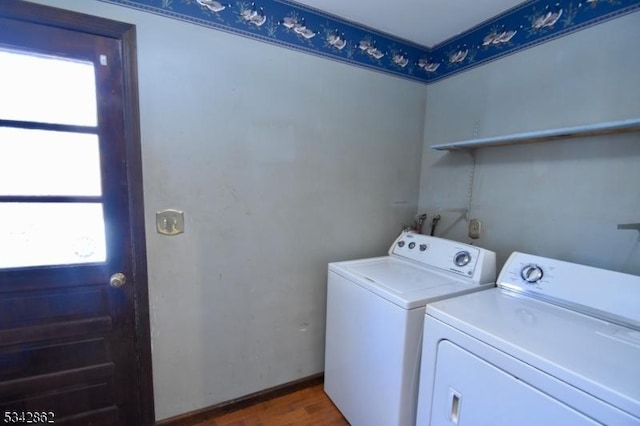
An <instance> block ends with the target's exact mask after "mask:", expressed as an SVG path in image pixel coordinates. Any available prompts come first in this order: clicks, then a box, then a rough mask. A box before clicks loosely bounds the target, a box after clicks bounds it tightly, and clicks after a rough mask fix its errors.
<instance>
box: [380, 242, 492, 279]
mask: <svg viewBox="0 0 640 426" xmlns="http://www.w3.org/2000/svg"><path fill="white" fill-rule="evenodd" d="M389 254H390V255H395V256H399V257H402V258H406V259H410V260H412V261H414V262H419V263H421V264H423V265H426V266H430V267H434V268H438V269H441V270H443V271H446V272H450V273H453V274H455V275H457V276H463V277H465V278H469V279H472V280H474V281H478V282H487V277H489V278H488V281H490V282H493V280H494V277H495V254H494V253H493V252H490V251H488V250H484V249H482V248H480V247H475V246H470V245H467V244H463V243H459V242H457V241H451V240H446V239H443V238H437V237H432V236H429V235H422V234H416V233H412V232H407V233H403V234H402V235H400V237H398V239H397V240H396V241H395V242H394V244H393V245H392V246H391V249H390V250H389ZM491 275H493V276H491Z"/></svg>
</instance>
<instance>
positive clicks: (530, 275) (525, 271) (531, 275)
mask: <svg viewBox="0 0 640 426" xmlns="http://www.w3.org/2000/svg"><path fill="white" fill-rule="evenodd" d="M542 275H543V273H542V268H540V267H539V266H538V265H533V264H531V265H527V266H525V267H524V268H522V271H520V276H521V277H522V279H523V280H525V281H526V282H527V283H530V284H533V283H536V282H538V281H540V280H541V279H542Z"/></svg>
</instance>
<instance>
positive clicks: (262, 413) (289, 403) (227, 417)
mask: <svg viewBox="0 0 640 426" xmlns="http://www.w3.org/2000/svg"><path fill="white" fill-rule="evenodd" d="M196 426H349V423H348V422H347V421H346V419H345V418H344V417H343V416H342V414H340V411H338V409H337V408H336V406H335V405H333V403H332V402H331V400H330V399H329V397H328V396H327V395H326V394H325V393H324V391H323V385H322V384H318V385H315V386H312V387H308V388H305V389H301V390H299V391H296V392H293V393H290V394H288V395H284V396H280V397H278V398H274V399H271V400H268V401H265V402H261V403H258V404H255V405H252V406H250V407H247V408H243V409H240V410H238V411H233V412H231V413H227V414H224V415H222V416H219V417H216V418H214V419H209V420H207V421H205V422H201V423H198V424H197V425H196Z"/></svg>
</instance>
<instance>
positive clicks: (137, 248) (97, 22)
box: [0, 0, 155, 425]
mask: <svg viewBox="0 0 640 426" xmlns="http://www.w3.org/2000/svg"><path fill="white" fill-rule="evenodd" d="M0 17H3V18H10V19H14V20H18V21H24V22H32V23H36V24H40V25H47V26H51V27H56V28H63V29H66V30H72V31H78V32H83V33H87V34H94V35H98V36H102V37H109V38H113V39H116V40H118V41H119V42H120V44H121V48H122V63H123V72H124V76H123V77H124V88H123V90H124V94H123V99H124V124H125V139H126V157H127V158H126V170H127V180H128V186H129V216H130V224H131V230H130V232H131V241H132V257H133V259H132V262H133V263H132V268H133V270H132V274H133V280H132V281H133V283H134V304H135V315H136V318H135V333H136V335H135V345H136V364H137V375H138V377H137V382H138V387H139V393H138V404H137V405H138V409H139V410H140V413H139V414H140V417H139V418H140V419H142V422H143V423H142V424H143V425H153V424H154V421H155V414H154V400H153V375H152V369H151V333H150V324H149V291H148V278H147V257H146V241H145V233H144V229H145V227H144V203H143V188H142V155H141V140H140V111H139V106H138V75H137V62H136V28H135V26H134V25H132V24H127V23H122V22H117V21H113V20H110V19H105V18H100V17H96V16H91V15H85V14H81V13H77V12H71V11H68V10H64V9H57V8H53V7H49V6H43V5H37V4H33V3H28V2H25V1H20V0H2V7H0Z"/></svg>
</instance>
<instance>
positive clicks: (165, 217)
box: [156, 209, 184, 235]
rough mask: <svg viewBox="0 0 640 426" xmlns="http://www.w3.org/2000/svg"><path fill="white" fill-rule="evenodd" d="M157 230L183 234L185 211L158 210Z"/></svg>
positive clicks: (166, 233) (169, 233)
mask: <svg viewBox="0 0 640 426" xmlns="http://www.w3.org/2000/svg"><path fill="white" fill-rule="evenodd" d="M156 230H157V231H158V233H159V234H163V235H178V234H182V233H183V232H184V213H183V212H181V211H179V210H172V209H168V210H162V211H159V212H157V213H156Z"/></svg>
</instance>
